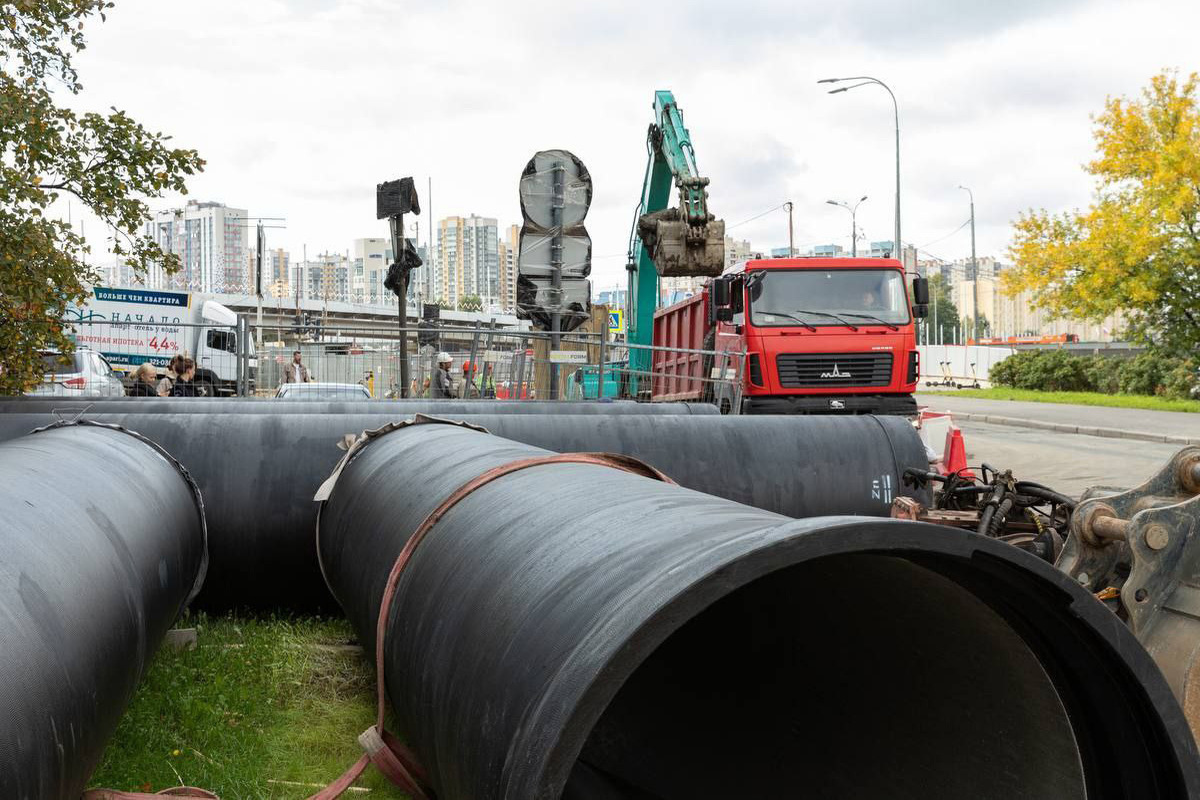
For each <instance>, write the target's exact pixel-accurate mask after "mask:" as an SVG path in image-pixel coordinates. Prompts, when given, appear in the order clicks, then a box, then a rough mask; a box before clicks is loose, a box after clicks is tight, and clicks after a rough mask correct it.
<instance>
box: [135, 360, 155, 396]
mask: <svg viewBox="0 0 1200 800" xmlns="http://www.w3.org/2000/svg"><path fill="white" fill-rule="evenodd" d="M157 384H158V370H157V369H156V368H155V366H154V365H153V364H151V363H150V362H149V361H143V362H142V363H141V364H138V368H137V369H135V370H134V371H133V383H131V384H129V395H130V397H158V386H157Z"/></svg>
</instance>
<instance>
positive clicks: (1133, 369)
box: [1120, 352, 1174, 395]
mask: <svg viewBox="0 0 1200 800" xmlns="http://www.w3.org/2000/svg"><path fill="white" fill-rule="evenodd" d="M1173 366H1174V365H1173V364H1171V363H1170V361H1169V360H1168V359H1166V358H1163V357H1162V356H1160V355H1159V354H1157V353H1154V352H1146V353H1139V354H1138V355H1136V356H1134V357H1133V358H1130V359H1128V360H1126V361H1124V362H1122V363H1121V369H1120V385H1121V394H1149V395H1155V394H1162V391H1161V388H1162V385H1163V379H1164V377H1165V375H1166V373H1167V372H1168V371H1169V370H1170V369H1171V368H1172V367H1173Z"/></svg>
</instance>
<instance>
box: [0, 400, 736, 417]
mask: <svg viewBox="0 0 1200 800" xmlns="http://www.w3.org/2000/svg"><path fill="white" fill-rule="evenodd" d="M54 409H61V410H63V412H64V413H67V412H68V411H69V410H71V409H75V410H82V409H87V411H88V413H89V414H102V413H111V414H130V413H138V414H184V413H192V414H195V413H211V414H391V415H393V416H396V415H403V416H408V415H412V414H443V415H444V414H605V415H624V414H649V415H652V416H672V415H676V414H686V415H701V414H704V415H715V414H718V413H719V412H718V410H717V407H716V406H714V405H712V404H709V403H635V402H632V401H627V400H620V401H615V402H582V401H580V402H569V401H568V402H552V401H549V400H522V401H520V402H515V401H511V402H510V401H504V400H348V401H327V400H274V399H261V400H242V399H226V398H215V397H112V398H101V399H97V400H88V399H75V398H65V397H19V398H10V399H7V400H0V414H26V413H31V412H32V413H42V412H46V411H53V410H54Z"/></svg>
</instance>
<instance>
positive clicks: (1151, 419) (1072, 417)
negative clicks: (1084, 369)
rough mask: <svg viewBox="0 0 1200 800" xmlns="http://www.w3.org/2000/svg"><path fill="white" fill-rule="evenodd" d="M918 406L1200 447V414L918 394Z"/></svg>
mask: <svg viewBox="0 0 1200 800" xmlns="http://www.w3.org/2000/svg"><path fill="white" fill-rule="evenodd" d="M917 403H918V405H922V406H929V408H930V410H932V411H949V412H951V413H952V414H954V416H955V417H956V418H957V419H960V420H970V421H974V422H990V423H992V424H993V425H1014V426H1017V427H1022V428H1037V429H1040V430H1050V431H1056V432H1058V433H1078V434H1083V435H1085V436H1103V437H1106V438H1110V439H1136V440H1139V441H1144V442H1165V443H1167V444H1180V445H1184V444H1200V414H1188V413H1184V412H1178V411H1146V410H1143V409H1139V408H1106V407H1103V406H1076V405H1066V404H1061V403H1024V402H1018V401H1015V400H978V399H975V398H972V397H954V396H949V395H941V394H938V393H936V392H929V393H921V394H918V395H917Z"/></svg>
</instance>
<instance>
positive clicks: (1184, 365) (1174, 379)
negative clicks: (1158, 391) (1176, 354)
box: [1162, 358, 1197, 400]
mask: <svg viewBox="0 0 1200 800" xmlns="http://www.w3.org/2000/svg"><path fill="white" fill-rule="evenodd" d="M1196 384H1197V374H1196V362H1195V361H1193V360H1192V359H1190V358H1185V359H1182V360H1180V361H1179V362H1177V363H1176V364H1175V366H1174V368H1172V369H1171V371H1170V372H1168V373H1167V374H1166V375H1165V376H1164V378H1163V392H1162V394H1163V396H1164V397H1167V398H1169V399H1171V400H1188V399H1190V398H1191V397H1192V389H1193V388H1195V387H1196Z"/></svg>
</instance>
